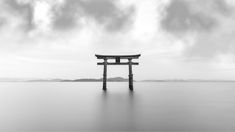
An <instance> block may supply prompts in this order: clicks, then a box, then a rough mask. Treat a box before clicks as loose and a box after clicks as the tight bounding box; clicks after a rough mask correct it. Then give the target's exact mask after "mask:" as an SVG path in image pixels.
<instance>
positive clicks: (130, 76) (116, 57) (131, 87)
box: [95, 54, 140, 91]
mask: <svg viewBox="0 0 235 132" xmlns="http://www.w3.org/2000/svg"><path fill="white" fill-rule="evenodd" d="M95 56H96V57H97V59H103V60H104V62H98V63H97V65H104V74H103V90H106V89H107V88H106V81H107V65H128V66H129V89H130V90H131V91H133V74H132V65H139V63H138V62H132V59H138V58H139V57H140V54H137V55H97V54H96V55H95ZM108 59H114V60H115V62H108ZM121 59H127V60H128V62H121Z"/></svg>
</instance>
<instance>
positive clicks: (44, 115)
mask: <svg viewBox="0 0 235 132" xmlns="http://www.w3.org/2000/svg"><path fill="white" fill-rule="evenodd" d="M107 87H108V90H107V92H103V91H102V83H101V82H15V83H9V82H1V83H0V131H235V83H233V82H135V83H134V92H129V90H128V83H127V82H108V83H107Z"/></svg>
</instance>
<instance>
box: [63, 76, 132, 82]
mask: <svg viewBox="0 0 235 132" xmlns="http://www.w3.org/2000/svg"><path fill="white" fill-rule="evenodd" d="M102 81H103V78H100V79H93V78H83V79H75V80H61V82H102ZM107 81H108V82H127V81H128V79H126V78H122V77H113V78H107Z"/></svg>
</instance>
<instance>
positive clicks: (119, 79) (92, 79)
mask: <svg viewBox="0 0 235 132" xmlns="http://www.w3.org/2000/svg"><path fill="white" fill-rule="evenodd" d="M102 81H103V78H100V79H95V78H81V79H33V78H0V82H102ZM107 81H108V82H127V81H128V79H126V78H122V77H112V78H107Z"/></svg>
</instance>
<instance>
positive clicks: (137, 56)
mask: <svg viewBox="0 0 235 132" xmlns="http://www.w3.org/2000/svg"><path fill="white" fill-rule="evenodd" d="M95 56H96V57H97V59H116V58H120V59H138V58H139V57H140V56H141V54H136V55H98V54H95Z"/></svg>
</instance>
